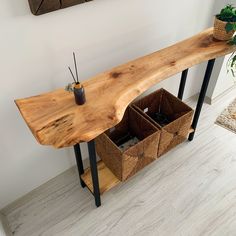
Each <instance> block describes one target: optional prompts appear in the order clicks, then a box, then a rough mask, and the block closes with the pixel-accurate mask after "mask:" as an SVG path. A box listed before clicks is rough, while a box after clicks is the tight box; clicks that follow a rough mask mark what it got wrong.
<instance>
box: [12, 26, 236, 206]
mask: <svg viewBox="0 0 236 236" xmlns="http://www.w3.org/2000/svg"><path fill="white" fill-rule="evenodd" d="M235 50H236V47H235V46H231V45H228V44H227V42H224V41H217V40H215V39H213V29H212V28H210V29H207V30H205V31H203V32H201V33H199V34H197V35H195V36H193V37H191V38H189V39H187V40H184V41H182V42H179V43H177V44H175V45H173V46H171V47H168V48H165V49H162V50H160V51H158V52H155V53H152V54H150V55H147V56H144V57H141V58H139V59H136V60H134V61H131V62H128V63H126V64H124V65H121V66H118V67H116V68H113V69H112V70H110V71H107V72H104V73H102V74H99V75H97V76H95V77H93V78H91V79H89V80H86V81H84V82H83V85H84V87H85V91H86V98H87V102H86V104H84V105H83V106H77V105H76V104H75V102H74V97H73V94H70V93H68V92H66V91H65V90H64V89H58V90H55V91H52V92H49V93H45V94H41V95H38V96H34V97H29V98H25V99H18V100H16V101H15V102H16V104H17V106H18V108H19V110H20V112H21V114H22V116H23V118H24V120H25V122H26V123H27V125H28V126H29V128H30V130H31V131H32V133H33V135H34V136H35V138H36V139H37V140H38V142H39V143H40V144H42V145H51V146H54V147H56V148H63V147H68V146H74V150H75V156H76V160H77V166H78V171H79V175H80V181H81V185H82V187H85V186H87V187H88V189H89V190H90V191H91V192H92V193H93V195H94V197H95V203H96V205H97V206H100V205H101V200H100V193H102V192H105V191H107V190H109V189H110V188H111V187H113V186H115V185H116V184H118V183H119V180H118V179H117V178H116V177H115V176H114V175H113V174H112V173H111V172H110V171H109V169H107V168H106V166H105V165H104V164H103V162H101V161H100V162H99V163H97V161H96V151H95V143H94V138H96V137H97V136H98V135H100V134H101V133H103V132H104V131H106V130H107V129H109V128H111V127H113V126H115V125H116V124H118V123H119V121H121V119H122V117H123V115H124V112H125V109H126V107H127V106H128V105H129V103H130V102H132V101H133V100H134V99H135V98H136V97H137V96H139V95H140V94H142V93H143V92H144V91H146V90H147V89H149V88H150V87H151V86H153V85H155V84H157V83H159V82H160V81H162V80H164V79H166V78H168V77H170V76H172V75H175V74H177V73H179V72H182V77H181V81H180V87H179V93H178V97H179V98H180V99H182V97H183V93H184V88H185V82H186V79H187V74H188V68H190V67H192V66H194V65H196V64H199V63H201V62H204V61H208V65H207V69H206V73H205V76H204V80H203V84H202V88H201V91H200V95H199V99H198V103H197V107H196V111H195V115H194V119H193V124H192V128H193V129H192V130H191V131H190V135H189V140H190V141H191V140H193V137H194V134H195V130H196V127H197V123H198V119H199V116H200V113H201V108H202V105H203V102H204V98H205V95H206V91H207V87H208V84H209V81H210V77H211V74H212V70H213V67H214V63H215V59H216V58H217V57H220V56H225V55H227V54H229V53H231V52H234V51H235ZM81 142H88V149H89V159H90V168H89V169H87V170H85V171H84V168H83V162H82V158H81V151H80V145H79V144H80V143H81ZM98 177H100V180H99V179H98ZM99 185H100V187H99Z"/></svg>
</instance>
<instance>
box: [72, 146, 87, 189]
mask: <svg viewBox="0 0 236 236" xmlns="http://www.w3.org/2000/svg"><path fill="white" fill-rule="evenodd" d="M74 151H75V158H76V164H77V168H78V172H79V178H80V184H81V186H82V187H83V188H84V187H85V186H86V185H85V183H84V181H83V180H82V178H81V175H82V174H83V173H84V166H83V161H82V155H81V150H80V145H79V144H76V145H75V146H74Z"/></svg>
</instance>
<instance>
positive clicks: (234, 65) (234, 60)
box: [227, 35, 236, 77]
mask: <svg viewBox="0 0 236 236" xmlns="http://www.w3.org/2000/svg"><path fill="white" fill-rule="evenodd" d="M229 44H231V45H236V35H235V36H234V37H233V38H232V39H231V40H230V41H229ZM227 70H228V72H231V73H232V75H233V77H236V52H233V53H232V55H231V56H230V58H229V60H228V63H227Z"/></svg>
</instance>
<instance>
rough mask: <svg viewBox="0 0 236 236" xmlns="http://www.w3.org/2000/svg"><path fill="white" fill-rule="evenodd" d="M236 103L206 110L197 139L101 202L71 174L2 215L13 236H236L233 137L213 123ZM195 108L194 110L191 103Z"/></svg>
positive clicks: (235, 147) (227, 99)
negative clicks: (99, 203) (96, 202)
mask: <svg viewBox="0 0 236 236" xmlns="http://www.w3.org/2000/svg"><path fill="white" fill-rule="evenodd" d="M235 97H236V93H235V91H232V92H231V93H230V94H228V95H227V97H224V99H223V100H221V101H219V102H217V103H216V104H214V105H212V106H209V105H205V106H204V108H203V112H202V116H201V120H200V124H199V127H198V132H197V135H196V138H195V140H194V141H193V142H191V143H190V142H185V143H183V144H181V145H180V146H178V147H177V148H175V149H174V150H173V151H171V152H169V153H168V154H166V155H165V156H164V157H163V158H161V159H160V160H158V161H156V162H155V163H154V164H152V165H150V166H148V167H147V168H145V169H144V170H143V171H142V172H140V173H139V174H137V175H136V176H135V177H133V178H132V179H130V180H129V181H128V182H127V183H125V184H121V185H119V186H117V187H115V188H114V189H112V190H111V191H110V192H108V193H105V194H104V195H103V196H102V206H101V207H100V208H98V209H97V208H95V206H94V202H93V197H92V195H91V194H90V192H89V191H88V190H87V189H85V190H83V189H82V188H81V187H80V185H79V181H78V176H77V172H76V169H75V168H74V169H71V170H69V171H67V172H65V173H64V174H62V175H60V176H58V177H57V178H55V179H53V180H51V181H50V182H49V183H47V184H45V185H44V186H42V187H40V188H39V189H37V190H35V191H34V192H32V193H31V194H30V195H29V196H27V197H25V198H23V199H21V200H20V201H18V202H16V203H13V204H12V205H11V206H9V207H7V208H6V209H4V212H3V213H4V214H5V215H6V217H7V219H8V221H9V224H10V227H11V230H12V232H13V233H14V235H16V236H34V235H41V236H46V235H47V236H54V235H57V236H62V235H66V236H70V235H72V236H73V235H76V236H77V235H78V236H81V235H83V236H90V235H91V236H106V235H107V236H116V235H117V236H123V235H124V236H129V235H130V236H131V235H135V236H136V235H137V236H148V235H155V236H156V235H157V236H158V235H160V236H172V235H174V236H188V235H189V236H190V235H191V236H195V235H196V236H204V235H207V236H209V235H217V236H235V235H236V135H235V134H234V133H231V132H229V131H227V130H225V129H223V128H221V127H219V126H217V125H215V124H214V121H215V119H216V117H217V116H218V115H219V114H220V112H221V111H222V110H223V109H224V108H225V107H226V106H227V105H228V104H229V103H230V102H231V101H232V100H233V99H234V98H235ZM192 105H193V104H192Z"/></svg>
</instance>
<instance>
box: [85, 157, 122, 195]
mask: <svg viewBox="0 0 236 236" xmlns="http://www.w3.org/2000/svg"><path fill="white" fill-rule="evenodd" d="M97 168H98V179H99V187H100V194H103V193H104V192H106V191H108V190H110V189H111V188H113V187H115V186H116V185H118V184H119V183H121V181H120V180H119V179H117V178H116V176H115V175H114V174H113V173H112V172H111V171H110V170H109V169H108V168H107V167H106V165H105V164H104V162H103V161H99V162H98V163H97ZM81 178H82V180H83V181H84V183H85V184H86V185H87V187H88V188H89V190H90V191H91V192H93V182H92V177H91V171H90V168H87V169H86V170H85V172H84V174H83V175H82V176H81Z"/></svg>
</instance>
